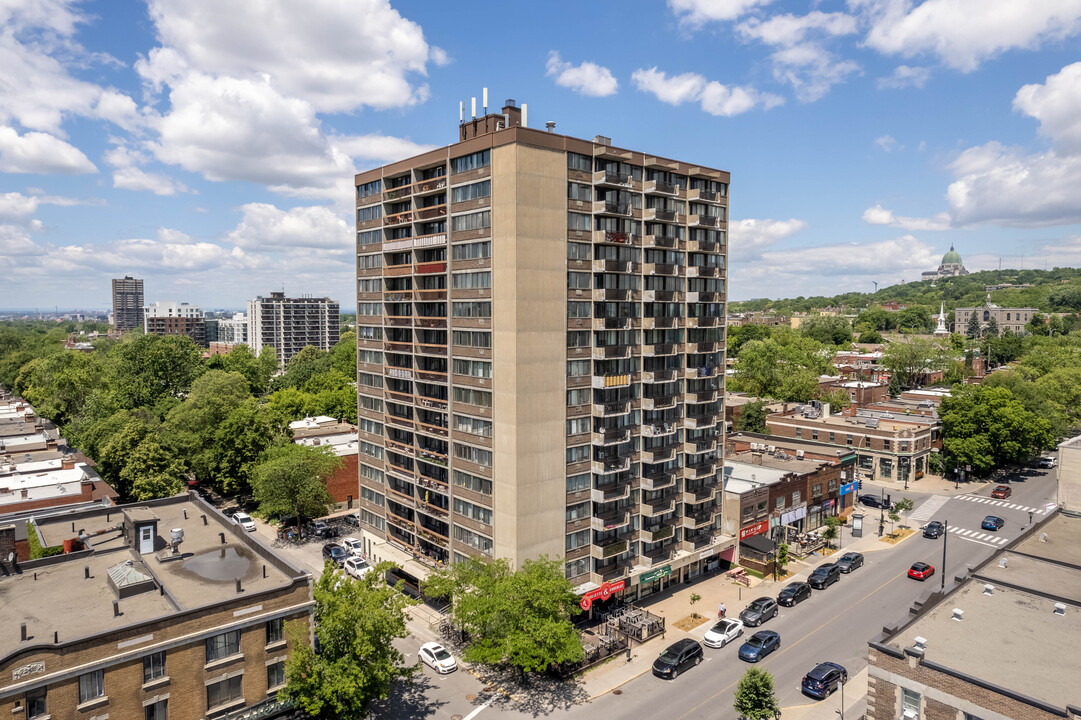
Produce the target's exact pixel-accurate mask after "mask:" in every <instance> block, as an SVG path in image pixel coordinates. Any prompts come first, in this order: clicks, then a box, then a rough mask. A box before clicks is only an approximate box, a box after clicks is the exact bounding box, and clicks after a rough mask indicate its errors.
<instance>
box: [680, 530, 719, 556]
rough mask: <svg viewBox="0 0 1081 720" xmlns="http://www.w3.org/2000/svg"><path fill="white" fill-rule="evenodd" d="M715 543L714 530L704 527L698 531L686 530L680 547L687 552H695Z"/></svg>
mask: <svg viewBox="0 0 1081 720" xmlns="http://www.w3.org/2000/svg"><path fill="white" fill-rule="evenodd" d="M712 544H713V530H711V529H708V528H707V529H704V530H699V531H698V532H694V533H691V532H684V533H683V544H682V545H681V547H680V549H681V550H684V551H686V552H693V551H695V550H701V549H702V548H704V547H708V546H709V545H712Z"/></svg>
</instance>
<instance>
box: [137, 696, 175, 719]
mask: <svg viewBox="0 0 1081 720" xmlns="http://www.w3.org/2000/svg"><path fill="white" fill-rule="evenodd" d="M143 720H169V701H168V700H158V701H157V702H156V703H151V704H150V705H147V706H145V707H144V708H143Z"/></svg>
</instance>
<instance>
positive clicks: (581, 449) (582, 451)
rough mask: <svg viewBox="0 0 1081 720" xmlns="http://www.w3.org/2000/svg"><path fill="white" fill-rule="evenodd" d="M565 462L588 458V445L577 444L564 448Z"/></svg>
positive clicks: (569, 462)
mask: <svg viewBox="0 0 1081 720" xmlns="http://www.w3.org/2000/svg"><path fill="white" fill-rule="evenodd" d="M566 456H567V464H568V465H570V464H571V463H577V462H582V461H584V460H588V459H589V445H578V446H577V447H569V448H567V450H566Z"/></svg>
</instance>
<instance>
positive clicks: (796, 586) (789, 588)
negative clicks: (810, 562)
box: [777, 582, 811, 607]
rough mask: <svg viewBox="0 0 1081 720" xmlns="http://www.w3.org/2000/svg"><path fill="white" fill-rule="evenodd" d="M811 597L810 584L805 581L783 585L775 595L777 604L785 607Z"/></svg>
mask: <svg viewBox="0 0 1081 720" xmlns="http://www.w3.org/2000/svg"><path fill="white" fill-rule="evenodd" d="M809 597H811V586H810V585H808V584H807V583H805V582H794V583H789V584H788V585H785V586H784V589H783V590H781V592H780V594H778V595H777V604H778V605H784V606H786V607H792V606H793V605H797V604H799V603H801V602H803V601H804V600H806V599H807V598H809Z"/></svg>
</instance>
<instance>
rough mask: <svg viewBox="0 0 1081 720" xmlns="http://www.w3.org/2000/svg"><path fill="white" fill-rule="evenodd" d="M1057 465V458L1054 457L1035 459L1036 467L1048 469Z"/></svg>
mask: <svg viewBox="0 0 1081 720" xmlns="http://www.w3.org/2000/svg"><path fill="white" fill-rule="evenodd" d="M1056 465H1058V458H1054V457H1042V458H1040V459H1039V460H1037V461H1036V467H1041V468H1045V469H1048V470H1050V469H1051V468H1053V467H1055V466H1056Z"/></svg>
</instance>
